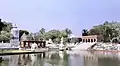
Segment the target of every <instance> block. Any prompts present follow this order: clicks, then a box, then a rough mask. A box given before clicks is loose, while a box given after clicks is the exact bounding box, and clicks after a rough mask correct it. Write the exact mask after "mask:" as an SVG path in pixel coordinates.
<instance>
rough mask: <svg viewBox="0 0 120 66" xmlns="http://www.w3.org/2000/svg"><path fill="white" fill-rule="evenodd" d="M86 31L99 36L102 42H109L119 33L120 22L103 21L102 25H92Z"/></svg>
mask: <svg viewBox="0 0 120 66" xmlns="http://www.w3.org/2000/svg"><path fill="white" fill-rule="evenodd" d="M88 33H89V35H98V36H101V38H102V39H103V42H110V41H111V40H112V38H114V37H117V36H119V35H120V23H118V22H108V21H105V22H104V23H103V24H102V25H97V26H94V27H93V28H92V29H90V30H89V31H88Z"/></svg>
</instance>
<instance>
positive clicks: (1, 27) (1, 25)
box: [0, 19, 6, 33]
mask: <svg viewBox="0 0 120 66" xmlns="http://www.w3.org/2000/svg"><path fill="white" fill-rule="evenodd" d="M1 20H2V19H0V33H1V31H2V29H3V28H4V27H6V25H5V24H4V23H3V22H2V21H1Z"/></svg>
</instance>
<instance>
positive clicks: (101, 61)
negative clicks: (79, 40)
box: [0, 51, 120, 66]
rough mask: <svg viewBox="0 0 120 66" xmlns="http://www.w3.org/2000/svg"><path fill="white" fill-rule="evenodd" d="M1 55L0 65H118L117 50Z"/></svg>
mask: <svg viewBox="0 0 120 66" xmlns="http://www.w3.org/2000/svg"><path fill="white" fill-rule="evenodd" d="M1 57H2V59H3V61H0V66H120V54H119V53H117V52H116V53H115V52H87V51H66V52H65V51H64V52H62V51H52V52H46V53H39V54H21V55H6V56H1Z"/></svg>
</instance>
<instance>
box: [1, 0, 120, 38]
mask: <svg viewBox="0 0 120 66" xmlns="http://www.w3.org/2000/svg"><path fill="white" fill-rule="evenodd" d="M0 1H1V2H0V8H1V9H0V18H2V19H3V20H5V21H11V22H12V23H16V24H17V25H18V27H19V28H20V29H27V30H29V31H32V32H37V31H39V29H41V28H42V27H43V28H45V29H47V30H50V29H53V28H56V29H64V28H66V27H68V28H70V29H71V30H72V31H73V33H74V34H75V35H77V36H78V35H80V34H81V30H82V29H83V28H91V27H92V26H94V25H97V24H102V23H103V22H104V21H106V20H108V21H113V20H116V21H120V0H0Z"/></svg>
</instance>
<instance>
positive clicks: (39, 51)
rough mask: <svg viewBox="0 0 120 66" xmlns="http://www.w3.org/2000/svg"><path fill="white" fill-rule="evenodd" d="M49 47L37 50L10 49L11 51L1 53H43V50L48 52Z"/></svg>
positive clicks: (0, 53) (1, 53)
mask: <svg viewBox="0 0 120 66" xmlns="http://www.w3.org/2000/svg"><path fill="white" fill-rule="evenodd" d="M47 51H48V49H47V48H40V49H37V50H35V51H31V50H10V51H5V52H0V56H1V55H16V54H32V53H42V52H47Z"/></svg>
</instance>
